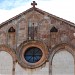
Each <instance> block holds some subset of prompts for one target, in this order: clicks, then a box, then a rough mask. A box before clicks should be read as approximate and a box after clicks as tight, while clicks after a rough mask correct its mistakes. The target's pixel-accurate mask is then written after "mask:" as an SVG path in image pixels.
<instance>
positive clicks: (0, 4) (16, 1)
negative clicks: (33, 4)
mask: <svg viewBox="0 0 75 75" xmlns="http://www.w3.org/2000/svg"><path fill="white" fill-rule="evenodd" d="M29 1H30V0H0V9H6V10H11V9H14V8H16V7H20V6H23V5H25V4H26V3H27V2H29Z"/></svg>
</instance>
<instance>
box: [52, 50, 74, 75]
mask: <svg viewBox="0 0 75 75" xmlns="http://www.w3.org/2000/svg"><path fill="white" fill-rule="evenodd" d="M52 75H74V58H73V56H72V54H71V53H69V52H68V51H66V50H64V51H59V52H57V53H56V54H55V55H54V57H53V60H52Z"/></svg>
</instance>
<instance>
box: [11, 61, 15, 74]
mask: <svg viewBox="0 0 75 75" xmlns="http://www.w3.org/2000/svg"><path fill="white" fill-rule="evenodd" d="M12 75H15V61H13V69H12Z"/></svg>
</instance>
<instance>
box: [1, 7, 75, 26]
mask: <svg viewBox="0 0 75 75" xmlns="http://www.w3.org/2000/svg"><path fill="white" fill-rule="evenodd" d="M32 10H35V11H37V12H39V13H41V14H43V15H44V14H45V13H46V14H47V15H48V16H49V17H50V16H52V17H54V18H56V19H58V20H61V21H63V22H66V23H68V24H69V25H71V26H73V27H75V24H74V23H73V22H70V21H68V20H65V19H63V18H60V17H57V16H55V15H53V14H50V13H48V12H46V11H43V10H41V9H39V8H36V7H35V9H34V8H33V7H32V8H29V9H27V10H26V11H24V12H22V13H20V14H18V15H16V16H14V17H12V18H10V19H8V20H6V21H5V22H2V23H1V24H0V27H3V26H4V25H6V24H8V23H9V22H12V20H15V19H17V18H19V17H20V16H21V15H23V14H26V13H28V12H29V11H32Z"/></svg>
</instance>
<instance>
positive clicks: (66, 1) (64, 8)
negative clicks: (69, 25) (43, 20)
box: [0, 0, 75, 23]
mask: <svg viewBox="0 0 75 75" xmlns="http://www.w3.org/2000/svg"><path fill="white" fill-rule="evenodd" d="M32 1H33V0H0V17H1V18H0V23H2V22H4V21H6V20H8V19H9V18H12V17H13V16H15V15H18V14H19V13H21V12H23V11H25V10H27V9H29V8H31V2H32ZM35 1H36V2H37V6H36V7H37V8H39V9H42V10H44V11H46V12H49V13H51V14H53V15H56V16H58V17H60V18H63V19H66V20H68V21H71V22H74V23H75V0H35Z"/></svg>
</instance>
